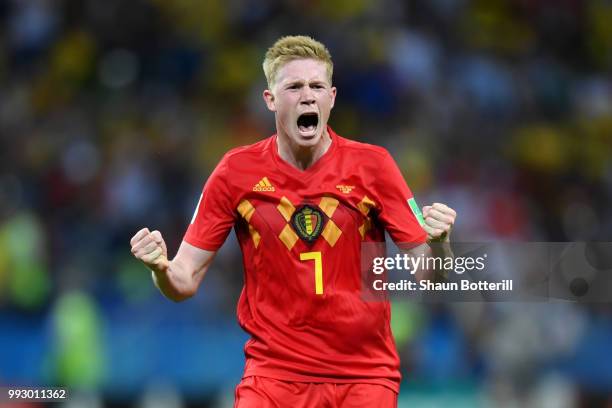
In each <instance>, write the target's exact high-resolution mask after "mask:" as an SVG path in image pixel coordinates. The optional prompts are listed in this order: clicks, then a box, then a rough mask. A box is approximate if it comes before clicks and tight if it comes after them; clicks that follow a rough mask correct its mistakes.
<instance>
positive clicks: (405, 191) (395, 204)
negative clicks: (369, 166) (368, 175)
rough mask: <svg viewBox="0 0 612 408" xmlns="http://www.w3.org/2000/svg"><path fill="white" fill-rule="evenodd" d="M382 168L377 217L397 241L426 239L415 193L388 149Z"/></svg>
mask: <svg viewBox="0 0 612 408" xmlns="http://www.w3.org/2000/svg"><path fill="white" fill-rule="evenodd" d="M381 167H382V168H381V169H380V173H379V176H378V177H377V181H376V189H377V196H378V201H379V203H378V204H379V214H378V217H379V220H380V221H381V222H382V225H383V227H384V228H385V230H387V232H388V233H389V235H390V236H391V238H392V239H393V241H394V242H395V243H396V244H399V243H409V244H422V243H424V242H426V240H427V233H426V232H425V230H424V229H423V228H422V227H421V224H420V223H419V220H418V219H417V215H419V216H420V211H419V210H418V206H417V205H416V203H415V202H414V197H413V196H412V192H411V191H410V188H408V186H407V185H406V182H405V181H404V177H403V176H402V173H401V172H400V169H399V168H398V167H397V164H396V163H395V161H394V160H393V157H391V155H390V154H389V152H387V151H386V150H385V155H384V158H383V160H382V161H381ZM411 201H412V203H411Z"/></svg>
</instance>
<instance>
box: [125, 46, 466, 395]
mask: <svg viewBox="0 0 612 408" xmlns="http://www.w3.org/2000/svg"><path fill="white" fill-rule="evenodd" d="M263 68H264V72H265V75H266V79H267V80H268V89H267V90H265V91H264V92H263V98H264V100H265V103H266V105H267V107H268V109H270V110H271V111H272V112H274V113H275V117H276V129H277V134H276V135H274V136H272V137H269V138H267V139H265V140H262V141H261V142H258V143H255V144H254V145H251V146H246V147H241V148H237V149H234V150H232V151H230V152H228V153H227V154H226V155H225V156H224V157H223V159H222V160H221V162H220V163H219V164H218V166H217V168H216V169H215V170H214V172H213V173H212V175H211V176H210V178H209V179H208V181H207V183H206V185H205V186H204V190H203V193H202V195H201V197H200V200H199V202H198V205H197V208H196V210H195V214H194V216H193V219H192V220H191V224H190V225H189V227H188V229H187V232H186V234H185V237H184V240H183V242H182V244H181V246H180V248H179V250H178V253H177V255H176V256H175V257H174V259H173V260H172V261H170V260H168V258H167V250H166V245H165V243H164V240H163V239H162V236H161V234H160V233H159V231H153V232H150V231H149V230H148V229H146V228H144V229H142V230H140V231H139V232H138V233H136V235H135V236H134V237H133V238H132V241H131V244H132V253H133V254H134V256H136V258H138V259H140V260H141V261H142V262H144V264H145V265H146V266H147V267H148V268H150V269H151V270H152V271H153V280H154V282H155V284H156V285H157V287H158V288H159V289H160V290H161V292H162V293H163V294H164V295H165V296H167V297H168V298H170V299H172V300H175V301H181V300H184V299H187V298H189V297H191V296H193V295H194V294H195V293H196V291H197V289H198V287H199V285H200V282H201V281H202V279H203V278H204V275H205V274H206V271H207V270H208V267H209V266H210V264H211V262H212V260H213V258H214V256H215V252H216V251H217V250H218V249H219V247H220V246H221V245H222V244H223V242H224V241H225V239H226V237H227V234H228V233H229V231H230V229H231V228H232V227H234V228H235V231H236V235H237V237H238V240H239V243H240V247H241V249H242V253H243V264H244V272H245V284H244V288H243V291H242V294H241V296H240V300H239V304H238V320H239V323H240V325H241V327H243V328H244V330H246V331H247V332H248V333H249V334H250V335H251V339H250V340H249V341H248V342H247V343H246V345H245V354H246V366H245V370H244V376H243V379H242V381H241V383H240V384H239V385H238V387H237V389H236V403H235V404H236V405H235V406H236V407H395V406H396V405H397V392H398V390H399V382H400V373H399V360H398V356H397V352H396V349H395V344H394V341H393V337H392V333H391V330H390V327H389V319H390V316H389V313H390V310H389V304H388V302H367V301H365V300H363V298H362V297H361V272H360V260H359V259H360V257H359V254H360V248H361V244H362V242H382V241H383V240H384V230H386V231H388V233H389V234H390V235H391V237H392V238H393V239H394V241H396V242H399V243H409V244H411V246H412V247H413V249H412V251H411V252H412V253H414V254H421V253H426V254H429V253H431V250H430V249H429V247H428V245H427V244H426V242H427V240H429V241H433V240H437V241H443V242H448V237H449V233H450V229H451V226H452V225H453V223H454V221H455V212H454V211H453V210H452V209H450V208H448V207H447V206H445V205H443V204H438V203H436V204H434V205H433V206H430V207H425V208H424V224H423V226H422V227H421V225H420V224H419V221H418V220H417V216H418V217H420V212H419V211H418V207H416V206H415V205H414V204H412V208H413V209H411V205H410V201H413V200H412V193H411V192H410V190H409V189H408V187H407V186H406V183H405V182H404V180H403V178H402V176H401V174H400V171H399V169H398V168H397V166H396V164H395V162H394V161H393V159H392V158H391V156H390V154H389V153H388V152H387V151H386V150H384V149H383V148H380V147H376V146H372V145H367V144H362V143H357V142H353V141H349V140H347V139H344V138H342V137H340V136H338V135H337V134H336V133H334V132H333V131H332V129H331V128H329V127H328V126H327V121H328V119H329V115H330V112H331V109H332V108H333V106H334V101H335V97H336V88H335V87H333V86H332V80H331V79H332V71H333V65H332V61H331V57H330V55H329V52H328V50H327V49H326V48H325V46H324V45H322V44H321V43H319V42H317V41H315V40H313V39H312V38H310V37H303V36H294V37H283V38H281V39H279V40H278V41H277V42H276V43H275V44H274V45H273V46H272V47H271V48H270V49H269V50H268V52H267V53H266V57H265V60H264V63H263ZM442 255H443V254H442ZM425 273H427V271H421V272H420V274H421V275H420V276H419V278H423V277H425V275H424V274H425Z"/></svg>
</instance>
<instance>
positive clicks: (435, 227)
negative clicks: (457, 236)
mask: <svg viewBox="0 0 612 408" xmlns="http://www.w3.org/2000/svg"><path fill="white" fill-rule="evenodd" d="M456 218H457V213H456V212H455V210H453V209H452V208H450V207H448V206H447V205H444V204H440V203H433V204H432V205H426V206H425V207H423V219H424V220H425V225H424V226H423V228H424V229H425V231H426V232H427V240H428V241H434V242H448V241H449V237H450V232H451V229H452V228H453V224H454V223H455V219H456Z"/></svg>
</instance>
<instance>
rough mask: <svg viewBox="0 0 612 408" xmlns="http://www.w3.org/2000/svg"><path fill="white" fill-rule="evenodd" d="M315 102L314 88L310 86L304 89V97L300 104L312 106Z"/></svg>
mask: <svg viewBox="0 0 612 408" xmlns="http://www.w3.org/2000/svg"><path fill="white" fill-rule="evenodd" d="M314 102H315V98H314V93H313V92H312V88H311V87H309V86H308V85H306V86H304V87H303V88H302V95H301V98H300V103H302V104H304V105H312V104H313V103H314Z"/></svg>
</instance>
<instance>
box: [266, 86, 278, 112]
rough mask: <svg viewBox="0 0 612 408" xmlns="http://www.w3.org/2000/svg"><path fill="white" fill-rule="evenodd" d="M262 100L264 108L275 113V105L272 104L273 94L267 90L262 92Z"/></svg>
mask: <svg viewBox="0 0 612 408" xmlns="http://www.w3.org/2000/svg"><path fill="white" fill-rule="evenodd" d="M263 98H264V101H265V102H266V106H267V107H268V109H269V110H271V111H272V112H276V104H275V103H274V94H273V93H272V91H271V90H269V89H266V90H265V91H263Z"/></svg>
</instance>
